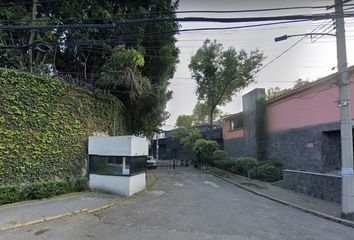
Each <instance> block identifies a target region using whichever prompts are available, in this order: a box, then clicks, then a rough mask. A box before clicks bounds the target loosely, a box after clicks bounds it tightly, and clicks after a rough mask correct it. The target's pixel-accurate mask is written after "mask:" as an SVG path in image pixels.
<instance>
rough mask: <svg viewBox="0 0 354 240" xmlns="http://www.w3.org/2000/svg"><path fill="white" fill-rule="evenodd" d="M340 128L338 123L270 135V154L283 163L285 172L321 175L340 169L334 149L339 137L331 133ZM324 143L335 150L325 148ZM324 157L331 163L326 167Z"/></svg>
mask: <svg viewBox="0 0 354 240" xmlns="http://www.w3.org/2000/svg"><path fill="white" fill-rule="evenodd" d="M339 127H340V125H339V123H327V124H321V125H315V126H307V127H302V128H296V129H289V130H285V131H280V132H275V133H271V134H269V136H268V140H267V154H268V156H269V157H275V158H277V159H279V160H281V161H282V162H283V164H284V167H285V168H286V169H292V170H301V171H312V172H322V173H324V172H328V171H331V170H337V169H336V167H335V166H338V164H339V163H340V157H339V158H338V150H337V149H336V147H335V146H336V145H337V144H339V143H338V142H336V141H338V140H339V138H338V137H337V136H336V134H332V133H331V132H335V131H338V129H339ZM331 136H333V137H331ZM324 144H325V145H328V144H331V145H332V146H333V147H332V148H331V149H328V148H323V146H324ZM331 150H334V151H331ZM322 151H326V153H325V154H323V152H322ZM324 158H326V159H330V161H331V163H330V164H326V163H325V159H324ZM330 168H332V169H330Z"/></svg>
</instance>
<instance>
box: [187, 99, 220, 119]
mask: <svg viewBox="0 0 354 240" xmlns="http://www.w3.org/2000/svg"><path fill="white" fill-rule="evenodd" d="M221 114H222V111H221V110H220V109H218V108H217V107H216V108H215V109H214V113H213V121H214V120H215V119H216V118H218V117H219V116H220V115H221ZM192 115H193V116H194V121H195V123H196V124H205V123H208V122H209V108H208V106H207V105H206V104H205V103H203V102H200V101H198V102H197V104H196V105H195V106H194V108H193V114H192Z"/></svg>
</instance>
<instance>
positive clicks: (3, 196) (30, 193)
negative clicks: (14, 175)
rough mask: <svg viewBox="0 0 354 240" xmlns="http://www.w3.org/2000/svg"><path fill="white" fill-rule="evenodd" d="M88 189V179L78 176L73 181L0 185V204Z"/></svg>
mask: <svg viewBox="0 0 354 240" xmlns="http://www.w3.org/2000/svg"><path fill="white" fill-rule="evenodd" d="M87 189H88V179H87V178H78V179H76V180H75V181H54V180H49V181H41V182H34V183H31V184H26V185H19V184H16V185H15V184H14V185H2V186H0V205H1V204H7V203H14V202H19V201H23V200H31V199H43V198H49V197H53V196H56V195H60V194H64V193H69V192H80V191H85V190H87Z"/></svg>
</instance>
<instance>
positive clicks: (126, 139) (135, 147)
mask: <svg viewBox="0 0 354 240" xmlns="http://www.w3.org/2000/svg"><path fill="white" fill-rule="evenodd" d="M88 151H89V154H90V155H101V156H147V155H148V151H149V144H148V141H147V140H146V139H145V138H140V137H135V136H115V137H101V136H91V137H89V143H88Z"/></svg>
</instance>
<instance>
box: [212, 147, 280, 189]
mask: <svg viewBox="0 0 354 240" xmlns="http://www.w3.org/2000/svg"><path fill="white" fill-rule="evenodd" d="M213 156H214V161H213V165H214V166H215V167H217V168H220V169H223V170H225V171H229V172H232V173H235V174H239V175H243V176H246V177H249V178H253V179H258V180H262V181H267V182H275V181H278V180H280V179H282V177H283V172H282V168H283V165H282V163H281V162H280V161H279V160H275V159H271V160H267V161H257V160H256V159H254V158H251V157H239V158H237V159H236V160H227V158H226V157H224V158H220V156H222V154H221V153H220V152H218V153H216V154H213ZM225 156H226V155H225Z"/></svg>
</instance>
